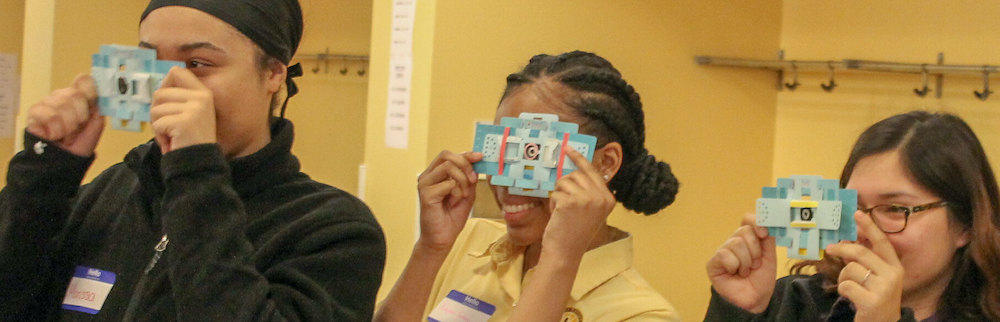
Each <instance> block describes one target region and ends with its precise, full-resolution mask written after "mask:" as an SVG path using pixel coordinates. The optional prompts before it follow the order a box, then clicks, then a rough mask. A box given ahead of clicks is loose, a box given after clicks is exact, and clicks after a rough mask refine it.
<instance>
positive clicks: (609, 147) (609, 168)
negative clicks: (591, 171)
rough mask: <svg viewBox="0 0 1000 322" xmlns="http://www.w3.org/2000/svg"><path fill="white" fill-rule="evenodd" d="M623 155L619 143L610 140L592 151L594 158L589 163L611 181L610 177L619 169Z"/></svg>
mask: <svg viewBox="0 0 1000 322" xmlns="http://www.w3.org/2000/svg"><path fill="white" fill-rule="evenodd" d="M624 155H625V154H624V152H623V151H622V145H621V144H620V143H618V142H610V143H608V144H605V145H604V146H603V147H600V148H598V149H597V150H595V151H594V160H593V161H592V162H591V163H593V164H594V167H595V168H597V170H598V171H600V172H601V174H602V175H606V176H608V181H611V178H614V177H615V174H617V173H618V169H621V167H622V159H623V158H624Z"/></svg>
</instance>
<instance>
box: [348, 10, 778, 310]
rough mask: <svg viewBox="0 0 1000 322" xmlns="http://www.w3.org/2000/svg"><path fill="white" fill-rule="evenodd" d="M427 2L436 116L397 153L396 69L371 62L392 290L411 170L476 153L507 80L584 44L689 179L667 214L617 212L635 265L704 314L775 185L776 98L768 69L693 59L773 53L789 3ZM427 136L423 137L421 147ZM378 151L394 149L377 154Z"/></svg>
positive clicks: (376, 44)
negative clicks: (619, 82) (767, 187)
mask: <svg viewBox="0 0 1000 322" xmlns="http://www.w3.org/2000/svg"><path fill="white" fill-rule="evenodd" d="M418 4H419V6H421V9H423V10H421V13H425V14H428V15H429V14H430V13H427V12H426V11H427V10H430V9H431V7H434V8H435V9H436V10H435V11H434V12H433V17H428V16H418V27H419V25H420V24H421V22H420V21H427V20H432V21H433V30H430V27H425V28H423V29H421V28H417V29H418V30H417V32H418V36H419V37H422V39H418V40H417V44H418V45H420V44H424V43H428V42H429V43H430V44H432V45H433V58H432V59H431V61H430V66H429V70H426V71H419V70H418V71H416V72H415V73H414V75H415V76H414V77H415V81H414V82H415V86H423V85H422V84H420V83H419V81H418V80H416V79H417V78H420V79H424V78H425V77H429V79H430V82H431V84H430V89H429V90H430V101H429V110H430V113H429V118H427V119H426V120H424V119H423V118H422V116H421V117H420V118H415V119H413V120H411V132H410V133H411V149H409V150H407V151H403V152H397V151H391V150H387V149H385V148H384V144H383V143H382V142H383V141H382V137H381V135H382V131H383V127H382V126H383V125H382V124H383V122H384V119H385V118H384V110H385V98H384V97H385V90H383V88H384V87H385V86H386V83H385V81H386V80H385V78H384V77H382V76H379V75H380V74H386V73H387V71H386V70H385V68H386V66H385V65H375V64H373V72H374V73H375V74H374V75H373V76H372V80H371V83H370V86H369V87H370V88H371V91H370V92H369V103H370V104H369V109H370V111H369V114H368V118H369V119H368V124H369V128H368V132H367V133H368V145H367V150H366V155H367V156H368V157H366V163H367V164H369V167H370V168H369V181H368V194H369V195H371V194H372V193H373V192H378V193H379V194H381V193H383V192H385V191H392V194H391V196H385V197H382V198H384V199H375V198H374V197H369V199H368V202H369V204H370V205H371V206H372V207H373V209H375V214H376V216H378V218H379V220H380V222H381V223H382V224H383V226H384V227H386V228H387V229H386V233H387V235H388V236H387V237H388V238H389V263H388V266H387V268H386V274H385V283H384V284H383V286H384V287H383V292H384V291H385V290H387V289H388V288H389V287H390V286H391V285H392V283H394V281H395V279H396V277H397V276H398V274H399V272H400V270H401V268H402V265H404V264H405V262H406V260H407V257H408V256H409V252H410V249H411V245H412V242H413V240H414V239H413V232H414V226H413V225H414V224H415V219H414V216H415V195H414V192H415V190H416V189H415V180H414V176H415V174H416V173H417V172H419V171H420V170H422V169H423V168H424V167H426V162H427V161H429V160H430V159H431V158H433V157H434V156H435V155H436V154H437V153H438V152H439V151H440V150H442V149H451V150H456V151H465V150H468V149H470V148H471V143H472V142H471V140H472V136H473V122H474V121H475V120H492V118H493V111H494V109H495V107H496V104H497V102H498V100H499V96H500V94H501V92H502V90H503V86H504V79H505V77H506V75H507V74H509V73H512V72H515V71H517V70H519V69H520V67H522V66H523V65H524V64H525V63H527V60H528V58H530V57H531V56H532V55H534V54H537V53H550V54H557V53H560V52H564V51H569V50H573V49H583V50H589V51H594V52H596V53H598V54H600V55H603V56H605V57H607V58H608V59H609V60H611V61H612V62H613V63H614V64H615V65H616V66H617V67H618V68H619V69H620V70H621V71H622V73H623V74H624V75H625V78H626V79H627V80H628V81H629V82H630V83H632V84H633V85H634V86H635V87H636V88H637V89H638V92H639V93H640V94H641V95H642V99H643V102H644V105H645V111H646V123H647V126H648V130H647V136H648V138H647V145H648V148H649V150H650V151H651V152H652V153H653V154H655V155H657V156H658V157H660V158H662V159H664V160H666V161H667V162H669V163H670V164H671V165H672V166H673V167H674V171H675V173H676V174H677V176H678V177H679V178H680V180H681V182H682V186H681V192H680V194H679V195H678V201H677V202H676V203H675V204H674V205H673V206H671V207H670V208H667V210H665V211H663V212H661V213H660V214H658V215H656V216H652V217H643V216H641V215H636V214H631V213H627V212H625V211H623V210H621V209H619V210H618V211H616V213H615V214H612V217H611V222H612V224H613V225H616V226H619V227H622V228H624V229H625V230H628V231H630V232H632V233H634V234H635V236H636V266H637V268H638V269H639V271H640V272H643V274H644V276H645V277H646V278H647V279H648V280H649V281H650V283H652V284H653V285H654V286H655V287H656V288H657V289H658V290H659V291H660V292H661V293H663V294H664V295H665V296H666V297H667V299H668V300H670V301H671V302H672V303H673V304H674V305H676V306H677V308H678V309H679V310H680V312H681V314H682V316H683V317H684V318H685V319H689V320H691V319H693V320H697V319H700V318H701V317H703V314H704V310H705V307H706V305H707V303H708V298H709V284H708V281H707V278H705V273H704V262H705V261H706V260H707V259H708V258H709V256H710V255H711V254H712V252H713V251H714V249H715V248H716V247H717V245H718V244H719V243H721V242H722V241H723V240H724V239H725V238H726V236H728V235H729V234H730V232H731V231H732V230H733V229H735V228H736V225H737V224H738V222H739V217H740V216H741V214H742V212H743V211H746V210H752V208H751V207H752V206H751V205H752V203H753V200H754V199H755V198H756V197H757V195H758V194H759V189H760V186H762V185H764V184H766V183H767V182H768V181H769V180H770V178H771V167H772V166H771V163H772V162H771V158H772V156H773V152H772V145H773V142H774V138H773V127H774V105H775V104H776V103H775V96H776V95H775V93H774V90H773V85H772V82H773V79H772V77H771V74H770V73H766V72H745V71H741V72H734V71H731V70H721V69H709V68H704V67H698V66H696V65H695V64H694V62H693V60H692V57H693V56H694V55H697V54H706V53H711V54H717V55H747V56H753V57H757V58H770V57H773V55H774V53H775V52H776V51H777V50H778V44H779V36H780V35H779V31H780V24H779V22H780V17H781V4H780V2H779V1H767V2H763V3H761V2H755V3H754V4H734V3H732V2H730V1H669V2H666V1H664V2H658V1H647V2H639V3H632V4H630V5H628V6H625V5H613V4H609V3H606V2H599V1H568V0H567V1H541V2H540V1H528V0H520V1H502V2H501V1H493V2H469V1H423V0H421V1H419V2H418ZM390 13H391V8H390V7H389V6H388V5H385V4H379V3H377V4H376V6H375V9H374V15H375V17H374V18H373V34H372V55H373V58H374V59H375V60H376V61H377V60H378V59H381V58H384V55H386V51H387V50H388V47H387V43H388V39H389V35H388V24H389V20H388V16H389V15H390ZM762 21H764V22H773V23H761V22H762ZM431 31H432V32H433V34H432V35H428V34H427V33H428V32H431ZM419 53H424V51H419ZM418 61H419V62H423V61H425V60H424V59H422V58H421V59H418ZM419 66H420V65H418V68H420V67H419ZM376 77H379V78H376ZM420 95H423V94H422V92H421V94H420ZM418 101H420V103H419V104H415V107H414V108H416V109H419V110H420V111H421V113H423V112H422V111H423V109H424V108H425V107H424V106H423V105H422V104H423V102H422V98H421V99H420V100H418ZM421 122H427V123H426V124H425V123H421ZM421 131H426V134H425V133H421ZM424 135H426V141H417V142H414V141H415V140H418V138H415V137H422V136H424ZM376 146H377V147H376ZM424 147H425V148H426V150H424V151H414V150H415V149H419V148H424ZM373 149H380V150H384V151H383V152H384V153H385V154H383V155H376V154H375V153H373V151H372V150H373ZM384 156H394V157H392V159H393V162H394V163H392V164H394V165H397V166H398V167H400V168H405V170H399V171H392V172H391V173H389V174H386V175H379V177H375V174H374V172H376V169H375V167H374V166H373V165H372V163H371V162H372V161H373V160H375V159H377V158H379V157H384ZM395 156H400V157H402V156H406V158H405V159H404V158H397V157H395ZM378 172H381V171H378ZM481 198H485V199H491V198H492V197H490V196H481Z"/></svg>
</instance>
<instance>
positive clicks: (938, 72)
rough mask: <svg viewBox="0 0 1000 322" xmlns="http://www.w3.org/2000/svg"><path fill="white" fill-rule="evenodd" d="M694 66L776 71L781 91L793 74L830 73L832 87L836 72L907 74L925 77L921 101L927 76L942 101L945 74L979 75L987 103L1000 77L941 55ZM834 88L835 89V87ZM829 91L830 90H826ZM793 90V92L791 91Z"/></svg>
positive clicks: (723, 60)
mask: <svg viewBox="0 0 1000 322" xmlns="http://www.w3.org/2000/svg"><path fill="white" fill-rule="evenodd" d="M694 60H695V63H697V64H698V65H708V66H726V67H743V68H760V69H768V70H774V71H777V72H778V84H779V86H778V89H779V90H780V89H781V87H782V86H780V85H781V84H782V82H783V80H782V79H783V78H784V75H783V74H784V72H786V71H792V72H793V73H795V75H794V76H795V77H796V78H797V76H798V75H797V74H798V72H800V71H829V73H830V77H829V78H830V84H829V85H833V84H834V83H833V71H834V70H835V69H840V70H860V71H870V72H889V73H908V74H922V81H923V88H921V90H919V91H915V94H917V96H920V97H924V95H926V94H927V92H928V90H929V89H928V88H927V75H932V76H934V77H935V78H936V88H935V92H936V93H935V96H936V97H937V98H941V87H942V86H943V76H944V75H945V74H966V75H968V74H973V73H975V74H979V75H982V76H983V83H984V84H983V87H984V88H983V91H982V92H979V91H975V93H976V97H977V98H979V99H981V100H986V97H988V96H989V94H990V93H992V91H990V90H989V74H991V73H1000V66H997V65H945V64H943V62H944V55H943V54H938V62H937V64H913V63H897V62H884V61H874V60H863V59H844V60H839V61H838V60H781V59H779V60H763V59H745V58H731V57H717V56H695V57H694ZM834 86H835V85H834ZM828 87H829V89H828V90H827V88H828ZM823 88H824V90H827V91H828V92H829V91H832V86H828V85H827V86H823ZM789 89H790V90H794V88H792V87H789Z"/></svg>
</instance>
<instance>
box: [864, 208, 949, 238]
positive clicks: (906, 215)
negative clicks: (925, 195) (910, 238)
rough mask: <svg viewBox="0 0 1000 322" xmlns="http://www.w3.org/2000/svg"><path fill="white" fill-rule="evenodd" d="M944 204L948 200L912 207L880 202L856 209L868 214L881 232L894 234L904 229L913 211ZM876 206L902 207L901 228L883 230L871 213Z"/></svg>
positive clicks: (916, 211)
mask: <svg viewBox="0 0 1000 322" xmlns="http://www.w3.org/2000/svg"><path fill="white" fill-rule="evenodd" d="M945 206H948V202H947V201H944V200H941V201H935V202H932V203H928V204H923V205H919V206H913V207H907V206H900V205H892V204H888V205H886V204H882V205H876V206H874V207H871V208H868V209H858V210H861V212H863V213H866V214H868V217H871V218H872V221H873V222H875V226H876V227H878V229H879V230H881V231H882V232H884V233H886V234H895V233H898V232H902V231H903V230H905V229H906V225H907V224H909V223H910V215H912V214H914V213H918V212H921V211H924V210H931V209H934V208H940V207H945ZM878 207H891V208H890V209H893V208H896V209H902V210H903V228H900V229H899V230H896V231H887V230H885V228H882V225H881V224H879V221H878V218H875V215H874V214H872V211H874V210H875V208H878Z"/></svg>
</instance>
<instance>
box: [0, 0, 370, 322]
mask: <svg viewBox="0 0 1000 322" xmlns="http://www.w3.org/2000/svg"><path fill="white" fill-rule="evenodd" d="M301 34H302V13H301V9H300V8H299V5H298V2H297V1H296V0H240V1H210V0H201V1H196V0H187V1H184V0H153V1H152V2H151V3H150V4H149V7H148V8H147V9H146V11H145V12H144V13H143V15H142V20H141V23H140V26H139V38H140V46H143V47H147V48H152V49H156V50H157V52H158V59H163V60H177V61H183V62H185V64H186V67H187V68H174V69H172V70H171V71H170V72H169V73H168V74H167V76H166V78H165V79H164V81H163V85H162V88H161V89H160V90H158V91H157V92H156V93H155V94H154V96H153V100H152V107H151V110H150V116H151V122H150V124H151V127H152V129H153V132H154V134H155V139H154V140H151V141H150V142H148V143H146V144H143V145H141V146H139V147H136V148H135V149H133V150H132V151H131V152H129V153H128V155H127V156H126V157H125V160H124V162H123V163H120V164H117V165H114V166H112V167H111V168H109V169H107V170H106V171H104V172H103V173H102V174H100V175H99V176H98V177H97V178H96V179H94V181H93V182H91V183H89V184H87V185H84V186H82V187H81V186H79V185H80V182H81V181H82V179H83V176H84V173H85V172H86V170H87V169H88V167H89V166H90V164H91V162H92V161H93V157H94V148H95V146H96V145H97V142H98V141H99V139H100V136H101V132H102V129H103V127H104V124H103V123H104V120H103V117H102V116H100V115H99V114H98V113H97V108H98V107H97V103H96V100H95V97H96V90H95V87H94V82H93V80H92V79H91V78H90V77H88V76H81V77H78V78H77V79H76V80H74V82H73V84H72V86H71V87H69V88H65V89H60V90H57V91H55V92H53V93H52V94H51V95H50V96H49V97H47V98H46V99H44V100H42V101H41V102H39V103H37V104H35V105H33V106H32V107H31V109H30V110H29V113H28V126H27V128H26V132H25V150H24V151H23V152H21V153H19V154H17V155H16V156H15V157H14V158H13V159H12V160H11V164H10V168H9V169H10V170H9V172H8V185H7V187H6V188H5V189H4V190H3V192H0V294H3V300H2V301H0V320H3V321H39V320H88V321H89V320H134V319H141V320H156V321H159V320H224V321H251V320H268V321H272V320H338V321H358V320H367V319H370V317H371V314H372V310H373V304H374V301H375V294H376V291H377V290H378V287H379V283H380V281H381V275H382V268H383V265H384V262H385V242H384V239H383V235H382V231H381V229H380V228H379V225H378V223H377V222H376V221H375V219H374V217H373V216H372V215H371V212H370V211H369V210H368V208H367V207H366V206H365V205H364V204H363V203H362V202H360V201H359V200H357V199H356V198H354V197H352V196H350V195H349V194H347V193H345V192H343V191H340V190H338V189H336V188H333V187H330V186H327V185H324V184H321V183H318V182H315V181H313V180H311V179H309V177H308V176H306V175H305V174H304V173H302V172H300V171H299V163H298V160H297V159H296V158H295V156H294V155H292V154H291V152H290V149H291V145H292V139H293V128H292V124H291V122H290V121H288V120H285V119H284V118H283V113H281V115H282V117H276V116H274V114H275V112H274V110H275V109H276V107H277V106H278V105H279V104H278V103H279V102H280V100H279V99H278V98H279V97H280V96H281V94H283V93H282V92H284V91H282V90H281V89H282V88H283V87H284V88H287V96H286V97H290V96H292V95H294V94H295V92H296V91H297V90H296V88H295V85H294V83H293V82H292V81H291V77H293V76H296V75H297V74H299V73H300V71H299V70H298V69H297V66H293V67H292V68H289V67H288V64H289V62H290V60H291V58H292V56H293V55H294V53H295V50H296V48H297V47H298V42H299V40H300V39H301ZM285 103H287V98H286V100H285ZM281 105H282V110H283V109H284V104H281Z"/></svg>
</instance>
